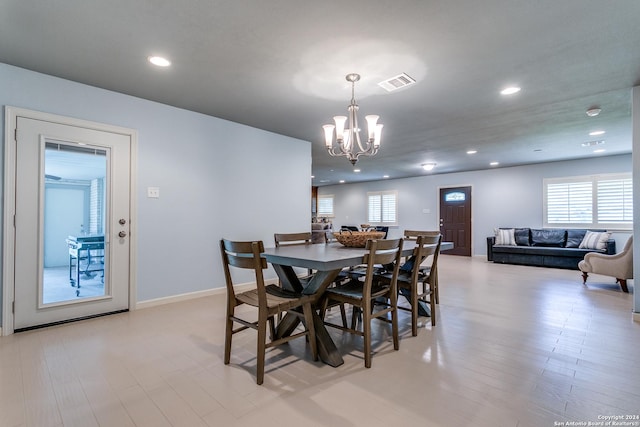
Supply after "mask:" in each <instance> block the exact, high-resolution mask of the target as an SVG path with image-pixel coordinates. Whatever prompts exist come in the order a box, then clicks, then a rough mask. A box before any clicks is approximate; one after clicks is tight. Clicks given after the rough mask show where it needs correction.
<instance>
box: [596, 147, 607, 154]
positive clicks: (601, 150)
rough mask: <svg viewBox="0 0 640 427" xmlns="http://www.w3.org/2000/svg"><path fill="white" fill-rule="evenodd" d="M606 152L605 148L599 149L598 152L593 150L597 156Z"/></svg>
mask: <svg viewBox="0 0 640 427" xmlns="http://www.w3.org/2000/svg"><path fill="white" fill-rule="evenodd" d="M605 151H607V150H605V149H604V148H598V149H597V150H593V152H594V153H596V154H600V153H604V152H605Z"/></svg>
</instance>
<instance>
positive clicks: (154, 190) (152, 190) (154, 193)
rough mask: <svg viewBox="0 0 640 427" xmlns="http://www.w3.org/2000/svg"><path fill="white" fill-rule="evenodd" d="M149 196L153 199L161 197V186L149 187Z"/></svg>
mask: <svg viewBox="0 0 640 427" xmlns="http://www.w3.org/2000/svg"><path fill="white" fill-rule="evenodd" d="M147 197H149V198H152V199H158V198H160V187H147Z"/></svg>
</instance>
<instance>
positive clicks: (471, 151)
mask: <svg viewBox="0 0 640 427" xmlns="http://www.w3.org/2000/svg"><path fill="white" fill-rule="evenodd" d="M477 152H478V150H469V151H467V154H476V153H477Z"/></svg>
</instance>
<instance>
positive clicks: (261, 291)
mask: <svg viewBox="0 0 640 427" xmlns="http://www.w3.org/2000/svg"><path fill="white" fill-rule="evenodd" d="M262 252H264V244H263V243H262V241H260V240H258V241H249V242H234V241H231V240H226V239H222V240H220V253H221V255H222V265H223V269H224V276H225V282H226V285H227V292H229V295H235V291H234V289H233V277H232V275H231V269H230V268H229V266H233V267H235V268H240V269H246V270H253V271H254V274H255V278H256V288H257V291H258V296H259V297H260V299H261V300H264V301H265V304H266V291H265V287H264V276H263V274H262V270H264V269H266V268H267V260H266V259H265V258H262V257H261V255H260V254H261V253H262ZM261 303H262V301H261Z"/></svg>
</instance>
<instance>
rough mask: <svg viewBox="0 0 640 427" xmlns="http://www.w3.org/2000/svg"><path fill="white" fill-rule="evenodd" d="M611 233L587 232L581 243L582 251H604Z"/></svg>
mask: <svg viewBox="0 0 640 427" xmlns="http://www.w3.org/2000/svg"><path fill="white" fill-rule="evenodd" d="M610 236H611V233H608V232H606V231H605V232H595V231H587V232H586V233H585V235H584V238H583V239H582V242H580V246H579V247H580V249H599V250H603V249H606V248H607V240H609V237H610Z"/></svg>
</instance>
